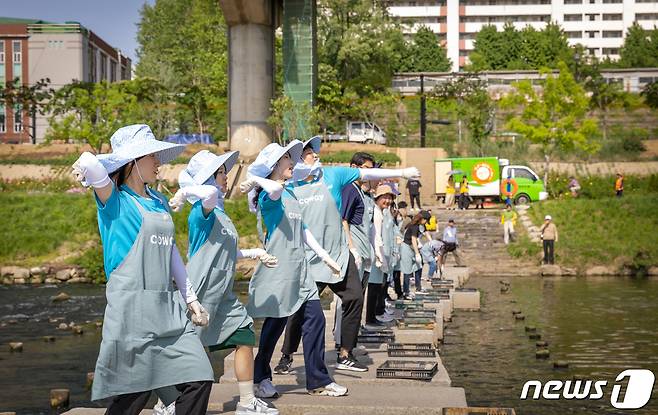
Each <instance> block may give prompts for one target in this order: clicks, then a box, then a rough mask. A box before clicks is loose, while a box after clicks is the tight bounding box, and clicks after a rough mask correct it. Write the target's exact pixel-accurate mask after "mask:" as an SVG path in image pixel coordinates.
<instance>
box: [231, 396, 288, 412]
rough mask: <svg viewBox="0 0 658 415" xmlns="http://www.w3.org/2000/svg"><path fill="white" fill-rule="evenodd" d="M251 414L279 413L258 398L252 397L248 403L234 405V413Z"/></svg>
mask: <svg viewBox="0 0 658 415" xmlns="http://www.w3.org/2000/svg"><path fill="white" fill-rule="evenodd" d="M252 414H268V415H279V410H278V409H276V408H272V407H270V406H269V405H268V404H267V402H265V401H262V400H260V399H258V398H253V399H252V400H251V402H249V404H248V405H245V406H243V405H240V403H238V405H237V406H236V407H235V415H252Z"/></svg>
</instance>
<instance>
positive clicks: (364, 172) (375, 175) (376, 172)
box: [359, 169, 408, 184]
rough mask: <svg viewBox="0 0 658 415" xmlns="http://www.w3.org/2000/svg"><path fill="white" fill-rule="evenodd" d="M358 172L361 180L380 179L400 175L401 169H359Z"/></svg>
mask: <svg viewBox="0 0 658 415" xmlns="http://www.w3.org/2000/svg"><path fill="white" fill-rule="evenodd" d="M359 172H360V173H361V179H362V180H381V179H390V178H394V177H402V169H359ZM407 184H408V182H407Z"/></svg>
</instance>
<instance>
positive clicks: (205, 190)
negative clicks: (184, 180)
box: [169, 185, 219, 212]
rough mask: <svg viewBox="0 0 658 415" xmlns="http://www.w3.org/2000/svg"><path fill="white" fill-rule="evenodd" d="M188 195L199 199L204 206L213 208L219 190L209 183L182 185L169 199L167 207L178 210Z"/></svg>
mask: <svg viewBox="0 0 658 415" xmlns="http://www.w3.org/2000/svg"><path fill="white" fill-rule="evenodd" d="M190 196H193V197H196V198H198V199H200V200H201V205H203V207H204V208H206V209H214V208H215V206H217V201H218V200H219V191H218V189H217V188H216V187H215V186H210V185H199V186H187V187H182V188H180V189H178V191H177V192H176V194H175V195H174V197H172V198H171V199H169V207H171V210H173V211H174V212H178V211H179V210H180V208H181V207H182V206H183V205H184V204H185V201H186V200H187V198H189V197H190Z"/></svg>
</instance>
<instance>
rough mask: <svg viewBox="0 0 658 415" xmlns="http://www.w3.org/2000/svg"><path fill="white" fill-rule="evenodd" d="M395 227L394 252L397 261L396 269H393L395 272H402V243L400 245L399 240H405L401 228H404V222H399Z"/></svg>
mask: <svg viewBox="0 0 658 415" xmlns="http://www.w3.org/2000/svg"><path fill="white" fill-rule="evenodd" d="M394 226H395V245H394V246H393V250H394V252H395V253H396V257H397V261H396V263H395V267H394V268H393V269H394V270H395V271H400V261H401V260H402V258H401V257H402V252H401V250H402V243H404V242H401V243H398V238H399V240H400V241H401V240H403V239H404V235H402V231H401V230H400V227H401V226H402V221H399V222H398V223H397V224H394Z"/></svg>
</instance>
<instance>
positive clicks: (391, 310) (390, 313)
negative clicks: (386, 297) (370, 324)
mask: <svg viewBox="0 0 658 415" xmlns="http://www.w3.org/2000/svg"><path fill="white" fill-rule="evenodd" d="M384 315H386V316H391V317H395V309H394V308H387V309H386V311H384Z"/></svg>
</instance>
